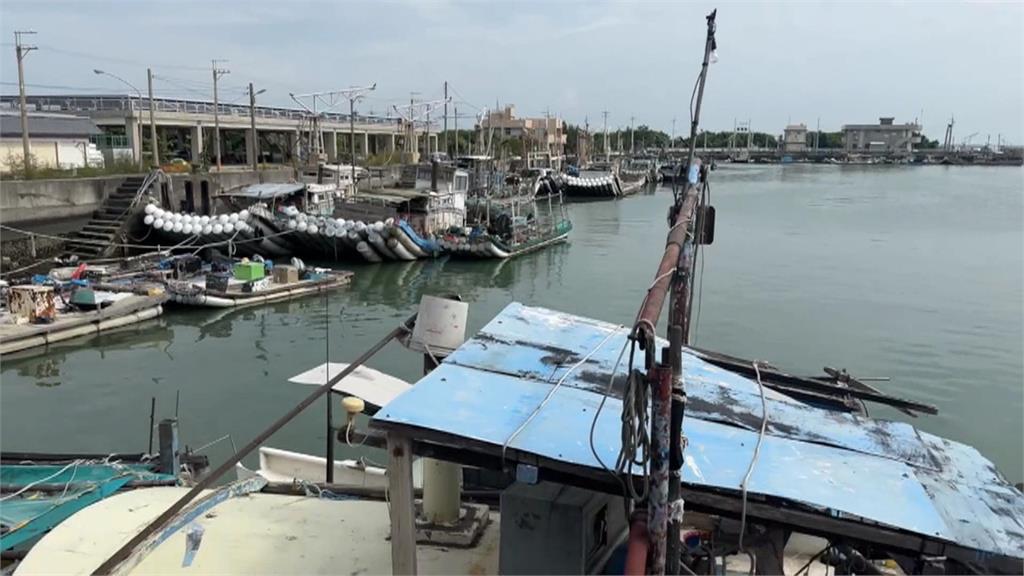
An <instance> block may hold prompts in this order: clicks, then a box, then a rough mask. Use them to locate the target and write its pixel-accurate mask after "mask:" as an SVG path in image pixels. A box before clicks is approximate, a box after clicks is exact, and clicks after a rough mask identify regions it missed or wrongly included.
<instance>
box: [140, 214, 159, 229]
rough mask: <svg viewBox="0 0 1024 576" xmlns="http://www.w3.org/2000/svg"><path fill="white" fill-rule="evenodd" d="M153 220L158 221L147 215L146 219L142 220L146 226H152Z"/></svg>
mask: <svg viewBox="0 0 1024 576" xmlns="http://www.w3.org/2000/svg"><path fill="white" fill-rule="evenodd" d="M153 220H156V218H153V215H152V214H146V217H145V218H143V219H142V221H143V222H144V223H145V224H146V226H152V225H153Z"/></svg>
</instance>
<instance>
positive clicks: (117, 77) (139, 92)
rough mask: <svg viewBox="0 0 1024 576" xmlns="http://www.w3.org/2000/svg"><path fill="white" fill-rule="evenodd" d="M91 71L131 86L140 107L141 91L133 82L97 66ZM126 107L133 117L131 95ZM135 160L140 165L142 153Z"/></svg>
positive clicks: (133, 137)
mask: <svg viewBox="0 0 1024 576" xmlns="http://www.w3.org/2000/svg"><path fill="white" fill-rule="evenodd" d="M92 72H93V74H96V75H97V76H110V77H111V78H113V79H114V80H117V81H118V82H121V83H122V84H124V85H125V86H127V87H129V88H131V89H132V90H134V91H135V95H136V96H138V97H139V106H138V108H139V110H141V109H142V91H140V90H139V89H138V88H136V87H135V85H134V84H132V83H131V82H129V81H127V80H125V79H124V78H121V77H120V76H118V75H116V74H111V73H110V72H105V71H103V70H99V69H97V68H93V70H92ZM128 107H129V108H130V109H131V110H132V115H133V117H134V112H135V107H134V106H132V101H131V97H130V96H129V97H128ZM135 138H136V135H135V134H132V139H133V140H134V139H135ZM154 145H155V143H154ZM140 146H141V143H140ZM136 162H138V164H139V167H141V166H142V154H139V156H138V158H136Z"/></svg>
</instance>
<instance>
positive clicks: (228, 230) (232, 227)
mask: <svg viewBox="0 0 1024 576" xmlns="http://www.w3.org/2000/svg"><path fill="white" fill-rule="evenodd" d="M234 232H235V225H234V224H232V223H231V222H228V223H227V224H225V225H224V233H225V234H234Z"/></svg>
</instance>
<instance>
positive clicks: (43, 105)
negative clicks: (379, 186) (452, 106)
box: [0, 94, 399, 125]
mask: <svg viewBox="0 0 1024 576" xmlns="http://www.w3.org/2000/svg"><path fill="white" fill-rule="evenodd" d="M26 101H27V103H28V105H29V109H30V111H32V112H148V111H149V99H148V98H141V99H140V98H138V97H134V96H124V95H116V94H114V95H102V96H91V95H67V96H63V95H57V96H28V97H26ZM153 105H154V106H153V109H154V110H155V111H156V112H172V113H184V114H211V115H212V114H213V113H214V108H215V107H214V105H213V102H205V101H200V100H182V99H177V98H154V99H153ZM0 109H7V110H17V109H18V97H17V96H0ZM216 110H217V112H218V113H219V114H220V115H222V116H229V117H230V116H238V117H244V118H248V117H249V113H250V111H249V106H248V105H246V104H224V103H219V104H218V105H217V106H216ZM255 115H256V117H257V118H262V119H281V120H295V121H299V120H304V119H308V118H309V113H308V112H306V111H305V110H300V109H298V108H283V107H275V106H256V108H255ZM321 116H322V118H323V119H324V120H327V121H329V122H338V123H345V122H348V121H349V115H348V114H341V113H336V112H325V113H323V114H322V115H321ZM355 121H356V122H357V123H359V124H364V125H365V124H378V125H386V124H395V125H398V123H399V119H398V118H391V117H387V116H376V115H374V116H370V115H366V114H356V115H355Z"/></svg>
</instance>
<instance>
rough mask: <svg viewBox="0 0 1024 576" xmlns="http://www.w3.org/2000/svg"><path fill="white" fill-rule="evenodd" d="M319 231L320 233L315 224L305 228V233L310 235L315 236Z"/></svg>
mask: <svg viewBox="0 0 1024 576" xmlns="http://www.w3.org/2000/svg"><path fill="white" fill-rule="evenodd" d="M319 231H320V228H318V227H317V225H316V224H310V225H309V226H308V227H307V228H306V232H309V233H310V234H316V233H317V232H319Z"/></svg>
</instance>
